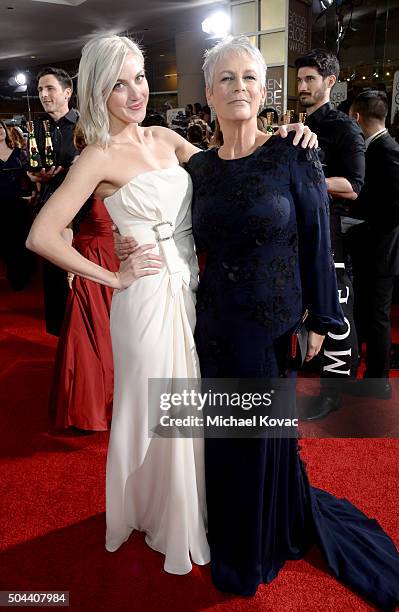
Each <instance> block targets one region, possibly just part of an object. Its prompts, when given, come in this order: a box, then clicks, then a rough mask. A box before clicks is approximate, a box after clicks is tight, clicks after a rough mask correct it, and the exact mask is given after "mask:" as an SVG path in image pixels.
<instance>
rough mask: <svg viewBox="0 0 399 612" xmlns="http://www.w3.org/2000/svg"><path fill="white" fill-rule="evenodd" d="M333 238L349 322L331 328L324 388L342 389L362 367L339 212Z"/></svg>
mask: <svg viewBox="0 0 399 612" xmlns="http://www.w3.org/2000/svg"><path fill="white" fill-rule="evenodd" d="M330 225H331V242H332V247H333V253H334V264H335V271H336V276H337V285H338V298H339V301H340V304H341V307H342V311H343V314H344V318H345V323H344V324H343V325H342V327H341V328H340V329H338V330H335V332H334V333H331V332H329V333H328V334H327V336H326V338H325V340H324V343H323V347H322V350H321V353H322V354H321V359H320V361H321V379H322V380H321V392H322V393H324V394H329V393H334V394H336V393H340V392H341V391H343V390H344V385H345V383H346V382H347V381H348V380H350V379H352V378H356V375H357V369H358V361H359V356H358V342H357V334H356V328H355V322H354V317H353V307H354V294H353V286H352V282H351V280H350V278H349V274H348V271H347V264H346V262H347V260H348V255H347V253H346V249H345V241H344V236H343V234H342V231H341V218H340V216H339V215H332V216H331V223H330Z"/></svg>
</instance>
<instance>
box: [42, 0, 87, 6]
mask: <svg viewBox="0 0 399 612" xmlns="http://www.w3.org/2000/svg"><path fill="white" fill-rule="evenodd" d="M31 1H32V2H45V3H46V4H65V5H66V6H79V4H83V2H86V0H31Z"/></svg>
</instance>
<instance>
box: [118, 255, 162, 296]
mask: <svg viewBox="0 0 399 612" xmlns="http://www.w3.org/2000/svg"><path fill="white" fill-rule="evenodd" d="M155 246H156V245H155V244H142V245H141V246H139V247H137V248H136V249H135V250H134V251H133V253H131V254H130V255H128V256H127V257H126V258H125V259H124V260H123V261H122V262H121V264H120V266H119V271H118V272H115V274H116V276H117V279H118V281H119V283H118V289H126V288H127V287H130V285H131V284H132V283H134V281H136V280H137V279H139V278H142V277H143V276H152V275H154V274H159V272H160V271H161V269H162V268H163V267H164V265H165V264H164V261H163V259H162V257H160V256H159V255H156V254H155V253H151V250H152V249H153V248H155Z"/></svg>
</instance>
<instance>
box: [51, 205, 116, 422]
mask: <svg viewBox="0 0 399 612" xmlns="http://www.w3.org/2000/svg"><path fill="white" fill-rule="evenodd" d="M111 223H112V221H111V218H110V216H109V215H108V212H107V210H106V208H105V206H104V204H103V202H102V201H101V200H99V199H97V198H94V202H93V206H92V208H91V211H90V213H89V215H88V216H87V217H86V218H85V219H84V221H83V222H82V223H81V225H80V228H79V232H78V234H77V235H76V237H75V238H74V247H75V248H76V250H78V251H79V252H80V253H81V254H82V255H83V256H84V257H86V258H87V259H90V261H94V262H95V263H97V264H99V265H100V266H102V267H104V268H107V269H108V270H112V271H113V272H114V271H116V270H118V268H119V263H118V260H117V258H116V255H115V252H114V245H113V238H112V230H111ZM112 293H113V289H111V288H110V287H106V286H104V285H100V284H99V283H95V282H94V281H90V280H86V279H84V278H81V277H79V276H76V277H75V278H74V281H73V287H72V290H71V291H70V293H69V297H68V301H67V305H66V310H65V318H64V322H63V326H62V330H61V335H60V339H59V342H58V347H57V352H56V358H55V364H54V373H53V380H52V385H51V391H50V399H49V413H50V419H51V421H52V424H53V425H55V427H57V428H67V427H71V426H74V427H78V428H79V429H86V430H95V431H101V430H106V429H108V428H109V425H110V421H111V412H112V399H113V386H114V371H113V361H112V347H111V336H110V329H109V313H110V308H111V299H112Z"/></svg>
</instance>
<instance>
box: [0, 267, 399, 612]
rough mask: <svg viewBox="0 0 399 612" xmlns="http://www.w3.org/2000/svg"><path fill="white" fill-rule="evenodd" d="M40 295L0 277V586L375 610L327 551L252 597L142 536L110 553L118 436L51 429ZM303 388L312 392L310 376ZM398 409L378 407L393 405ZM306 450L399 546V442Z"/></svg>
mask: <svg viewBox="0 0 399 612" xmlns="http://www.w3.org/2000/svg"><path fill="white" fill-rule="evenodd" d="M40 295H41V294H40V288H39V283H38V282H36V283H35V284H34V285H33V286H32V287H30V288H29V289H27V290H26V291H24V292H22V293H12V292H10V291H8V290H7V286H6V283H5V281H4V279H3V280H0V299H1V312H0V316H1V322H0V326H1V332H0V372H1V396H0V397H1V402H2V409H1V413H0V432H1V450H0V453H1V488H0V499H1V507H2V511H1V516H0V547H1V550H2V553H1V556H0V559H1V561H0V563H1V568H0V590H68V591H69V592H70V602H71V608H72V609H74V610H87V611H91V610H93V611H94V610H96V611H97V610H98V611H103V610H104V611H108V610H109V611H114V610H115V611H119V610H126V611H127V610H130V611H131V610H134V611H135V610H140V611H142V610H143V611H146V610H149V611H150V610H151V611H158V610H159V611H161V610H162V611H166V610H169V609H173V610H176V611H185V612H188V611H193V612H194V611H197V610H207V611H208V612H210V611H212V612H216V611H228V612H234V611H252V610H262V611H265V612H269V611H270V612H271V611H273V612H274V611H277V612H280V611H281V612H298V611H306V612H313V611H314V612H316V611H320V612H321V611H323V612H327V611H331V612H332V611H334V612H337V611H345V612H347V611H352V610H353V611H366V610H373V609H374V608H373V607H372V606H370V605H368V604H367V603H366V602H365V601H364V600H362V599H360V598H359V597H358V596H357V595H355V594H354V593H352V592H351V591H350V590H348V589H347V588H346V587H344V586H343V585H341V584H339V583H338V582H337V581H336V580H335V579H334V578H332V577H331V576H330V575H329V573H328V571H327V569H326V565H325V563H324V561H323V559H322V558H321V556H320V553H319V551H318V550H317V549H313V550H312V551H311V552H310V553H309V554H308V555H307V556H306V558H305V559H303V560H302V561H296V562H289V563H287V564H286V566H285V567H284V569H283V570H282V571H281V573H280V575H279V576H278V578H277V579H276V580H275V581H274V582H273V583H272V584H271V585H269V586H262V587H260V588H259V590H258V593H257V595H256V596H255V597H253V598H251V599H244V598H239V597H234V598H231V597H226V596H223V595H221V594H220V593H219V592H218V591H216V589H215V588H214V587H213V586H212V583H211V580H210V573H209V568H208V567H202V568H201V567H194V569H193V571H192V573H191V574H189V575H187V576H173V575H170V574H166V573H165V572H164V571H163V556H162V555H160V554H158V553H156V552H154V551H152V550H151V549H149V548H148V547H147V546H146V545H145V544H144V539H143V536H142V534H139V533H134V534H133V536H132V537H131V538H130V539H129V541H128V542H127V543H125V544H124V545H123V546H122V547H121V548H120V549H119V550H118V551H117V552H115V553H108V552H106V551H105V549H104V532H105V514H104V510H105V498H104V480H105V459H106V449H107V439H108V435H107V433H96V434H91V435H76V434H71V433H66V434H64V435H54V434H51V433H49V432H48V425H47V414H46V413H47V407H46V401H47V392H48V387H49V381H50V376H51V368H52V361H53V357H54V349H55V340H54V339H53V338H52V337H51V336H48V335H46V334H45V332H44V326H43V321H42V304H41V298H40ZM301 384H305V387H304V392H305V393H306V392H307V388H306V381H305V383H303V382H301ZM395 393H396V395H395V404H396V412H398V410H397V408H398V405H397V403H398V402H397V401H396V400H397V398H398V395H397V390H395ZM392 409H393V406H392V405H391V407H390V409H389V410H388V408H386V407H385V405H384V406H382V405H381V406H380V405H379V404H378V405H377V406H375V407H374V410H377V411H380V412H383V413H388V412H392ZM369 410H370V408H369ZM385 416H386V418H387V419H388V422H387V423H386V424H385V426H384V427H385V430H386V431H388V430H391V431H393V430H395V429H396V427H397V424H396V423H394V422H393V421H392V420H391V418H390V416H389V414H386V415H385ZM323 427H325V428H328V426H327V425H323ZM331 427H332V429H334V425H332V426H331ZM326 431H328V429H326ZM316 434H317V432H316ZM316 434H315V432H314V431H313V432H312V431H310V435H316ZM302 456H303V458H304V460H305V461H306V463H307V468H308V471H309V476H310V479H311V481H312V483H313V484H314V485H316V486H319V487H322V488H325V489H327V490H329V491H331V492H332V493H334V494H335V495H337V496H340V497H347V498H349V499H350V500H351V501H352V502H353V503H355V504H356V505H357V506H358V507H359V508H360V509H361V510H362V511H363V512H365V513H367V514H368V515H369V516H373V517H375V518H377V520H378V521H379V522H380V524H381V525H382V526H383V528H384V529H385V530H386V531H387V532H388V533H389V534H390V535H391V537H392V538H394V539H395V540H396V544H398V542H399V537H398V536H399V511H398V496H397V483H398V477H399V461H398V458H399V440H397V439H390V438H388V437H387V438H385V439H374V438H368V439H360V438H357V439H344V438H340V439H330V438H328V439H317V438H314V439H306V440H303V441H302ZM237 529H239V525H237ZM233 537H234V534H233Z"/></svg>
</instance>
